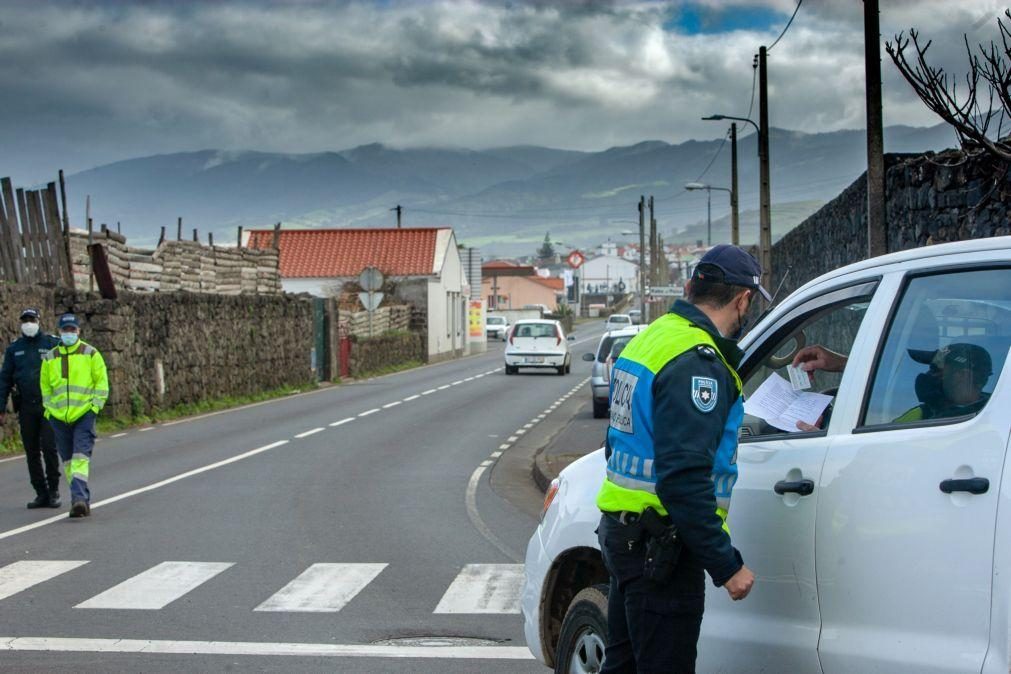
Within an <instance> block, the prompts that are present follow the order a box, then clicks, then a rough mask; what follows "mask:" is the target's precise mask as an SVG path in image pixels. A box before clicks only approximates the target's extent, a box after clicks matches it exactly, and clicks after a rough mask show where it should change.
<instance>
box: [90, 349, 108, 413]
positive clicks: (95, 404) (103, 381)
mask: <svg viewBox="0 0 1011 674" xmlns="http://www.w3.org/2000/svg"><path fill="white" fill-rule="evenodd" d="M91 381H92V385H91V387H92V389H94V391H95V397H94V398H93V399H92V403H91V408H92V409H93V410H94V411H95V414H98V413H99V412H100V411H101V409H102V408H103V407H105V401H106V400H108V399H109V373H108V371H107V370H106V369H105V359H104V358H102V354H101V352H99V351H95V353H94V354H93V355H92V356H91Z"/></svg>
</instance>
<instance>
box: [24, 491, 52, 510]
mask: <svg viewBox="0 0 1011 674" xmlns="http://www.w3.org/2000/svg"><path fill="white" fill-rule="evenodd" d="M48 507H49V494H46V493H42V494H39V495H38V496H36V497H35V500H34V501H29V502H28V509H29V510H35V509H36V508H48Z"/></svg>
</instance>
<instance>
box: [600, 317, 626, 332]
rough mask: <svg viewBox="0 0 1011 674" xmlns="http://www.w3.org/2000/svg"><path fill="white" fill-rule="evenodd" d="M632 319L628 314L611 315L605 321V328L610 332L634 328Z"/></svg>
mask: <svg viewBox="0 0 1011 674" xmlns="http://www.w3.org/2000/svg"><path fill="white" fill-rule="evenodd" d="M632 325H633V323H632V317H631V316H629V315H628V314H611V315H610V316H608V317H607V320H606V321H604V327H605V328H606V329H608V330H620V329H621V328H630V327H632Z"/></svg>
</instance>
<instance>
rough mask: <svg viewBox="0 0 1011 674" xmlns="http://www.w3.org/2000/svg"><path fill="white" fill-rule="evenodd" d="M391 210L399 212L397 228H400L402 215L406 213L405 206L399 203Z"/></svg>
mask: <svg viewBox="0 0 1011 674" xmlns="http://www.w3.org/2000/svg"><path fill="white" fill-rule="evenodd" d="M390 210H391V211H396V212H397V229H400V221H401V217H402V216H403V214H404V207H403V206H401V205H400V204H397V205H396V206H394V207H393V208H391V209H390Z"/></svg>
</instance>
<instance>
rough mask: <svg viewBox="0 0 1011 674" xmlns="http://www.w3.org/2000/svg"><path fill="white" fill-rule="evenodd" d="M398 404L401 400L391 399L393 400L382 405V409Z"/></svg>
mask: <svg viewBox="0 0 1011 674" xmlns="http://www.w3.org/2000/svg"><path fill="white" fill-rule="evenodd" d="M400 404H402V403H401V401H399V400H394V401H393V402H391V403H386V404H385V405H383V409H384V410H388V409H390V408H391V407H396V406H397V405H400Z"/></svg>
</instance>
